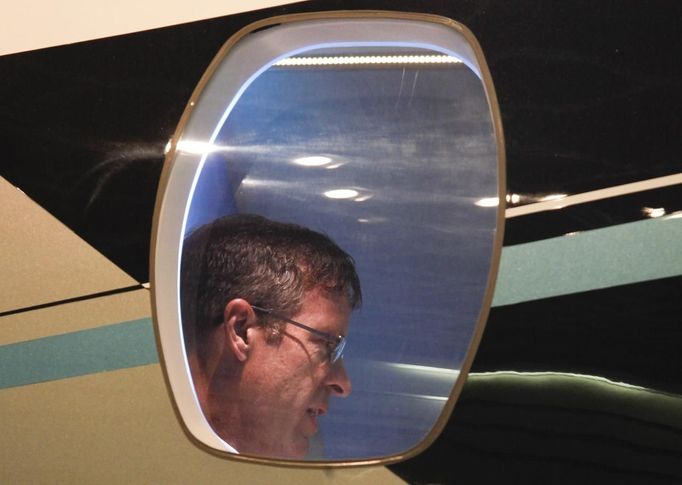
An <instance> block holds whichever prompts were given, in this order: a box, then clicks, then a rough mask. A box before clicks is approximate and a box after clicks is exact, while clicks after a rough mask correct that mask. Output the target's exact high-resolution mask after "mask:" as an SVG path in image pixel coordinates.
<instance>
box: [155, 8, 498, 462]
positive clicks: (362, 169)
mask: <svg viewBox="0 0 682 485" xmlns="http://www.w3.org/2000/svg"><path fill="white" fill-rule="evenodd" d="M326 15H327V16H326V17H324V16H322V15H303V16H292V17H287V18H284V19H277V20H272V21H269V22H268V23H266V24H264V25H263V24H256V25H255V26H254V27H252V28H251V29H250V30H247V31H246V32H243V33H241V34H238V36H237V38H236V39H231V40H230V41H228V43H227V44H226V46H225V47H224V48H223V50H222V51H221V52H220V53H219V54H218V56H217V58H216V60H214V62H213V64H212V65H211V66H210V67H209V69H208V71H207V74H206V75H205V77H204V79H203V80H202V82H201V83H200V85H199V87H198V89H197V91H196V92H195V94H194V95H193V97H192V99H191V100H190V103H189V105H188V107H187V110H186V112H185V114H184V115H183V118H182V120H181V122H180V126H179V128H178V131H177V133H176V136H175V137H174V139H173V140H172V141H171V142H170V143H169V147H168V155H167V160H166V166H165V168H164V175H163V177H162V186H161V189H160V190H161V194H160V196H159V199H158V202H157V213H156V222H155V240H154V242H153V246H154V249H153V251H154V255H153V258H152V260H153V267H152V274H153V280H152V289H153V294H154V302H155V303H154V304H155V319H156V322H157V326H158V331H159V335H160V340H161V344H162V349H163V355H164V363H165V367H166V371H167V373H168V377H169V381H170V383H171V386H172V389H173V393H174V395H175V399H176V402H177V404H178V408H179V410H180V413H181V415H182V418H183V420H184V422H185V425H186V426H187V428H188V429H189V430H190V432H192V434H194V435H195V436H196V437H197V438H198V439H199V440H200V441H202V442H203V443H204V444H206V445H208V446H210V447H212V448H214V449H217V450H222V451H231V452H235V451H236V452H238V453H239V454H240V455H245V456H247V457H250V458H255V459H267V458H272V459H276V460H281V459H284V460H292V461H293V462H306V463H313V464H330V463H333V464H343V463H354V464H357V463H361V462H363V461H365V462H367V461H368V460H369V461H372V462H376V460H378V459H382V458H386V459H387V460H389V461H390V460H393V461H395V460H397V459H400V458H404V457H407V456H410V455H411V454H414V453H415V452H417V451H419V450H420V449H422V448H423V447H424V446H425V443H428V442H430V441H432V440H433V439H435V436H436V434H437V430H438V429H439V428H440V427H441V426H442V424H443V422H444V420H446V419H447V418H448V416H449V414H450V411H451V409H452V406H453V404H454V400H455V398H456V395H457V394H458V392H459V389H460V388H461V385H462V382H463V379H464V376H465V374H466V372H467V370H468V366H469V365H470V362H471V359H472V356H473V351H475V347H476V345H477V342H478V339H479V338H480V334H481V332H482V327H483V324H484V321H485V317H486V315H487V310H488V307H489V305H490V300H491V298H492V285H493V281H494V276H495V271H496V267H497V260H498V257H499V251H500V246H501V236H502V234H501V232H502V231H501V223H502V207H498V204H497V200H498V199H499V198H500V194H501V193H502V192H501V190H502V189H501V187H502V185H503V174H504V172H503V159H504V157H503V153H502V152H503V149H502V147H503V144H502V138H501V127H500V124H499V114H498V111H497V105H496V101H495V95H494V91H493V90H492V83H491V81H490V78H489V74H488V71H487V68H486V66H485V61H484V60H483V57H482V55H481V53H480V49H479V48H478V47H477V44H476V42H475V40H474V38H473V36H472V35H471V34H470V33H469V32H468V31H467V30H466V29H464V28H463V27H461V26H460V25H459V24H455V23H454V22H452V21H448V20H446V19H440V18H434V17H431V16H419V15H407V14H389V13H376V12H374V13H372V14H363V13H358V14H351V13H340V14H326ZM262 27H267V28H262ZM248 32H251V33H248ZM482 201H484V202H482ZM491 201H492V202H491ZM502 205H504V204H502ZM249 214H255V215H259V216H262V217H264V218H266V220H265V221H264V220H262V219H254V218H250V217H249V216H247V215H249ZM226 216H227V217H226ZM268 221H276V222H275V223H270V222H268ZM278 223H286V224H289V223H293V224H296V225H297V226H303V227H304V228H306V230H307V229H310V230H311V231H313V232H309V233H307V232H300V230H299V229H293V228H291V227H290V226H282V225H278ZM249 231H251V232H249ZM278 231H282V233H286V234H288V235H287V236H281V237H280V236H279V235H277V234H279V232H278ZM220 234H222V235H223V236H224V237H225V240H219V239H217V238H219V237H222V236H219V235H220ZM273 234H274V235H273ZM306 234H308V236H306ZM319 234H323V235H326V236H327V237H328V238H329V239H330V240H331V241H332V242H333V243H332V244H333V245H334V247H336V246H338V247H339V248H341V249H342V250H343V251H345V252H346V253H347V254H349V255H350V256H351V257H352V258H353V259H354V262H355V270H356V272H357V276H358V278H359V281H360V284H361V287H362V306H361V307H360V308H359V309H357V310H355V311H353V312H352V313H351V315H350V324H349V325H348V326H346V325H345V320H344V318H346V317H347V315H345V314H343V310H339V308H341V307H343V308H346V307H347V306H348V305H347V303H348V302H349V301H352V300H353V298H354V295H355V294H356V293H357V289H356V288H354V287H353V284H352V283H353V281H352V280H353V278H352V277H349V278H346V279H345V280H344V279H343V278H344V277H343V276H338V275H337V274H336V273H334V271H336V269H338V268H337V266H334V268H336V269H329V271H327V270H325V271H326V272H325V271H320V272H314V271H313V270H310V267H313V266H315V265H316V264H318V263H319V261H318V260H319V259H320V258H322V259H324V258H327V257H330V258H331V257H332V256H328V255H327V253H325V254H324V255H322V256H320V255H319V254H317V253H315V256H314V257H312V256H306V255H303V256H301V254H303V253H304V252H305V251H312V252H315V251H322V252H324V251H323V250H322V249H320V245H324V244H327V243H326V242H325V243H324V244H323V243H319V244H318V243H317V242H315V241H318V239H317V238H318V237H319V236H318V235H319ZM240 238H241V239H240ZM287 238H288V239H287ZM301 238H302V240H303V242H302V243H301V244H302V245H303V246H306V249H305V251H303V250H302V251H303V252H296V251H295V250H291V248H290V246H291V241H292V240H299V239H301ZM284 239H287V241H288V242H282V241H283V240H284ZM216 241H218V242H216ZM235 241H242V242H235ZM244 241H248V242H244ZM311 241H312V242H311ZM325 241H326V240H325ZM318 242H319V241H318ZM308 243H310V244H308ZM221 245H222V246H221ZM230 245H233V246H236V248H232V249H230V250H228V249H225V248H227V247H228V246H230ZM259 245H265V246H267V247H268V248H267V250H266V251H265V252H258V247H259ZM268 245H270V246H268ZM308 246H310V247H312V249H310V248H308ZM216 247H218V248H219V249H216ZM290 250H291V251H294V252H293V253H292V254H293V255H292V256H291V261H293V263H291V262H289V263H287V262H286V261H284V257H283V256H282V254H284V253H286V251H290ZM211 251H213V252H211ZM230 251H232V252H233V253H234V254H232V253H229V252H230ZM329 251H331V252H330V253H329V254H331V253H334V254H337V253H335V252H334V251H336V249H332V250H329ZM228 253H229V254H231V256H227V254H228ZM264 254H266V255H268V257H269V256H270V255H273V256H272V258H273V261H269V260H268V261H267V262H266V263H263V264H262V265H260V266H259V264H260V263H262V261H261V259H262V258H264V257H265V256H263V255H264ZM287 254H288V253H287ZM306 254H308V253H306ZM337 256H338V254H337ZM334 257H336V256H334ZM229 258H234V259H235V261H232V262H230V261H225V259H229ZM250 258H251V259H253V260H254V261H255V262H254V261H251V260H250ZM306 258H312V259H306ZM315 258H317V259H315ZM341 259H343V258H341ZM259 261H260V263H259ZM325 261H326V260H325ZM334 261H335V262H334V263H333V264H337V265H338V264H341V263H339V260H334ZM290 263H291V264H290ZM249 264H251V265H252V266H249ZM287 264H290V266H287ZM330 264H331V263H330ZM332 266H333V265H332ZM225 268H230V271H231V275H230V277H228V278H225V277H224V274H220V275H218V274H217V273H220V272H223V273H224V272H225V271H226V270H225ZM249 268H251V269H249ZM330 268H331V266H330ZM343 268H346V267H345V266H343ZM346 270H347V268H346V269H343V270H339V271H341V272H342V273H343V271H346ZM337 272H338V271H337ZM266 273H267V274H266ZM270 273H272V275H270ZM299 273H300V274H299ZM331 273H334V274H335V275H336V276H329V274H331ZM344 274H346V273H344ZM263 275H265V276H263ZM268 275H270V276H268ZM232 276H234V278H235V279H237V280H239V281H232V280H230V278H232ZM297 277H300V281H299V282H298V283H295V282H294V283H292V281H294V280H296V278H297ZM259 278H263V279H259ZM267 278H271V279H269V280H268V279H267ZM311 278H313V279H314V278H318V279H317V280H315V281H313V283H314V284H311V282H310V281H309V280H310V279H311ZM335 278H336V279H335ZM190 280H191V281H192V283H188V281H190ZM227 280H230V281H227ZM296 281H298V280H296ZM339 281H342V283H339ZM263 282H265V283H263ZM267 282H270V283H267ZM317 282H319V283H321V284H318V283H317ZM343 282H345V283H343ZM349 282H350V283H349ZM259 284H260V285H261V286H263V288H261V287H260V286H258V285H259ZM296 284H299V285H303V286H302V288H303V290H302V295H303V297H302V298H303V299H302V300H301V301H302V302H303V303H302V306H301V305H299V306H297V307H293V308H289V307H287V305H288V304H289V303H291V302H292V301H293V300H292V298H293V297H292V296H291V295H293V294H294V293H291V292H288V293H287V291H289V290H287V288H290V287H291V288H293V287H294V286H295V285H296ZM211 285H218V286H220V285H222V286H220V289H219V290H211V289H209V286H211ZM334 285H336V286H335V288H337V289H336V290H334V291H327V292H326V293H324V292H323V294H324V295H326V296H325V298H327V299H326V300H325V301H326V302H327V303H328V302H329V301H331V302H332V303H333V304H332V307H333V308H331V310H330V307H328V306H325V305H326V304H327V303H319V301H318V300H314V301H313V299H310V300H308V297H309V296H310V295H312V294H313V293H314V290H313V289H314V288H319V287H320V286H321V287H323V288H327V287H330V286H334ZM344 285H345V286H344ZM273 287H274V288H276V291H272V288H273ZM339 287H340V288H341V290H338V288H339ZM234 288H237V289H234ZM311 288H313V289H311ZM280 290H281V291H280ZM285 290H286V291H285ZM211 291H214V293H216V294H217V293H220V292H222V293H221V298H224V300H220V301H218V302H217V303H216V301H215V298H213V297H210V296H206V295H208V294H211ZM292 291H293V290H292ZM247 294H248V295H249V296H248V297H247V296H246V295H247ZM310 298H312V296H310ZM242 301H246V302H247V303H248V305H243V304H242V303H241V302H242ZM308 301H310V302H313V303H310V305H313V306H310V307H308V306H307V305H308V303H306V302H308ZM340 301H343V302H346V303H345V305H341V304H340V303H339V302H340ZM231 302H232V303H233V304H232V306H231ZM315 302H317V303H315ZM335 305H336V306H335ZM339 305H340V306H339ZM249 308H251V310H249ZM309 309H312V310H310V311H308V310H309ZM327 310H330V311H327ZM279 314H281V315H279ZM280 317H281V318H280ZM211 319H213V320H212V321H213V326H203V327H202V326H201V325H204V324H206V322H208V321H209V320H211ZM291 320H293V321H294V322H293V324H292V323H289V324H286V325H285V326H282V325H284V324H283V322H290V321H291ZM230 321H232V322H233V323H232V324H230ZM274 321H279V324H277V325H275V326H274V327H272V328H271V327H267V325H266V324H267V322H274ZM235 322H236V323H235ZM230 325H232V326H230ZM264 325H265V326H266V327H267V328H268V329H269V330H268V331H269V332H274V333H275V334H277V335H275V336H274V337H273V336H272V335H269V336H266V338H265V340H263V342H265V344H264V345H262V347H259V345H260V344H259V342H260V340H258V339H259V338H260V334H258V332H260V331H261V330H262V329H263V328H265V327H264ZM221 326H222V327H221ZM223 327H224V331H223V330H221V331H220V332H222V333H220V335H222V337H221V338H223V339H224V340H222V341H221V344H220V345H222V347H220V348H221V349H222V350H224V349H230V354H229V355H228V357H229V358H225V359H223V357H224V354H220V353H215V354H211V355H214V358H212V357H209V356H208V355H209V354H210V352H214V351H215V346H216V345H218V344H216V343H215V342H216V338H217V337H216V336H215V334H214V332H216V328H223ZM306 328H307V330H306ZM310 328H312V329H313V330H312V333H311V330H310ZM316 331H317V333H315V332H316ZM230 332H232V333H230ZM320 332H322V334H324V335H322V334H320ZM209 334H210V335H212V336H211V337H206V336H207V335H209ZM226 335H227V336H226ZM282 335H283V336H282ZM325 335H326V336H325ZM339 335H340V336H342V337H343V339H342V340H343V343H344V344H345V348H344V349H343V358H342V359H339V360H337V361H335V362H334V363H333V364H332V363H331V362H332V361H334V359H333V358H331V357H330V360H329V361H324V362H323V357H321V355H322V354H325V355H326V354H329V355H335V354H334V351H335V349H336V348H337V347H336V346H337V345H338V344H339V342H340V340H338V338H340V337H338V336H339ZM230 339H232V340H230ZM268 339H269V340H268ZM309 342H317V343H319V342H322V343H323V345H316V346H312V345H309ZM240 346H241V347H240ZM273 349H279V350H278V352H279V353H278V354H272V355H269V354H263V353H258V352H261V351H264V352H267V351H272V350H273ZM297 349H298V350H299V351H300V352H301V353H302V354H306V355H307V360H306V362H307V364H306V363H302V362H301V361H300V360H297V359H296V358H293V357H291V355H292V354H287V353H286V352H293V351H295V350H297ZM311 349H313V350H311ZM315 349H316V350H315ZM222 350H221V351H222ZM202 352H204V354H202ZM302 354H301V355H302ZM318 354H319V355H320V357H318ZM254 355H257V356H261V357H263V360H262V361H261V362H260V364H259V365H260V367H259V366H258V365H257V364H254V363H253V362H254V359H255V358H256V357H254ZM274 355H276V356H277V357H274ZM299 356H300V355H299ZM268 358H270V359H275V360H267V359H268ZM221 359H223V360H221ZM240 359H243V360H240ZM249 359H251V362H248V361H249ZM278 359H279V360H278ZM315 359H318V360H315ZM266 362H269V363H266ZM276 362H279V363H280V364H281V363H284V364H285V365H284V366H283V367H282V368H280V367H279V366H278V364H277V363H276ZM325 362H326V363H325ZM223 365H224V366H225V367H221V366H223ZM306 365H308V366H310V367H305V366H306ZM210 366H213V367H210ZM230 366H231V367H230ZM242 366H243V367H242ZM302 366H303V367H302ZM325 366H326V367H325ZM341 366H343V368H345V371H344V370H343V369H342V367H341ZM209 367H210V369H212V371H216V369H218V370H220V369H222V371H223V372H224V373H227V374H229V373H230V372H233V373H235V372H236V371H226V370H225V369H227V368H231V369H236V368H239V369H240V376H242V377H240V378H241V379H244V380H242V381H240V382H237V381H235V379H236V378H234V379H233V378H232V377H234V376H232V377H229V378H225V379H224V380H220V379H219V378H218V377H216V375H217V374H213V375H209V374H210V372H209V370H208V369H209ZM301 369H307V372H308V374H309V375H308V377H302V376H301V372H302V371H301ZM320 369H323V370H320ZM299 371H301V372H299ZM259 372H260V374H259ZM218 373H219V372H218ZM252 374H254V375H260V379H261V381H268V380H270V381H274V380H277V382H265V383H262V382H261V381H259V382H261V384H262V385H263V386H265V387H264V388H263V389H264V390H262V392H258V393H256V394H252V389H251V388H250V387H249V386H250V384H249V382H248V380H247V378H246V377H243V376H245V375H249V376H250V375H252ZM267 376H270V377H269V378H268V377H267ZM284 382H290V383H291V386H287V385H284V384H283V383H284ZM351 383H352V384H351ZM221 386H224V389H229V391H227V390H225V391H224V392H223V391H221V389H223V388H222V387H221ZM292 386H293V387H296V389H297V391H296V392H293V391H291V387H292ZM351 387H352V392H351ZM238 389H241V391H239V390H238ZM249 389H251V390H249ZM289 393H291V394H292V395H289ZM244 400H246V401H248V405H249V406H250V409H249V410H246V409H245V408H241V409H240V407H239V405H238V404H239V403H240V402H241V401H244ZM263 401H266V402H263ZM298 401H303V402H298ZM227 409H229V410H230V411H229V413H228V411H227ZM256 409H260V410H261V411H258V412H260V413H261V415H259V416H260V417H259V418H254V417H253V416H251V414H254V413H256V411H255V410H256ZM221 413H223V414H221ZM230 413H232V414H231V416H234V415H236V414H239V415H240V416H242V418H241V421H240V423H242V424H243V423H245V422H249V423H251V424H250V431H251V434H257V435H259V437H260V439H259V440H258V441H260V443H259V444H254V443H253V441H254V440H253V436H251V438H249V437H245V434H248V433H245V432H243V430H242V432H240V431H239V429H238V428H239V427H240V425H237V424H235V422H234V421H230V419H231V417H230V416H228V414H230ZM249 413H251V414H249ZM303 415H305V416H303ZM249 419H251V421H249ZM278 419H279V421H277V420H278ZM228 421H230V424H229V425H226V424H225V423H227V422H228ZM282 421H284V422H286V425H284V424H282ZM299 421H300V422H299ZM268 426H269V428H268ZM287 426H288V427H287ZM318 427H319V430H318ZM254 430H259V431H254ZM267 430H272V432H270V431H267ZM271 435H272V436H275V435H278V436H287V438H280V439H281V440H284V441H286V442H285V443H276V442H274V441H276V440H274V439H273V440H269V439H266V438H265V437H266V436H267V437H270V436H271ZM297 440H298V441H297ZM266 441H267V442H268V443H265V442H266Z"/></svg>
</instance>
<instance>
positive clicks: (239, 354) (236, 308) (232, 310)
mask: <svg viewBox="0 0 682 485" xmlns="http://www.w3.org/2000/svg"><path fill="white" fill-rule="evenodd" d="M255 319H256V315H255V314H254V312H253V309H252V308H251V305H249V303H248V302H247V301H246V300H243V299H241V298H235V299H234V300H230V301H229V302H228V303H227V305H225V311H224V321H223V322H224V325H225V343H226V345H227V347H228V348H229V349H230V351H231V352H232V354H233V355H234V356H235V357H236V358H237V360H239V361H240V362H244V361H245V360H246V359H247V357H248V354H249V342H248V338H247V333H246V330H247V328H248V327H249V325H252V324H254V323H255Z"/></svg>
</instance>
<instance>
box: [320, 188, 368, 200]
mask: <svg viewBox="0 0 682 485" xmlns="http://www.w3.org/2000/svg"><path fill="white" fill-rule="evenodd" d="M358 195H360V192H358V191H357V190H354V189H334V190H328V191H326V192H325V193H324V196H325V197H327V198H329V199H352V198H354V197H357V196H358Z"/></svg>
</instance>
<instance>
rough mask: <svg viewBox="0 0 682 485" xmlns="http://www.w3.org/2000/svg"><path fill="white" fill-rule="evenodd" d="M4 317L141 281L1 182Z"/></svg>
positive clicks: (0, 291) (1, 302)
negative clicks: (5, 312)
mask: <svg viewBox="0 0 682 485" xmlns="http://www.w3.org/2000/svg"><path fill="white" fill-rule="evenodd" d="M0 207H1V209H0V234H2V237H1V238H0V255H2V256H1V257H0V274H2V278H0V312H3V311H8V310H14V309H17V308H23V307H28V306H33V305H39V304H42V303H48V302H52V301H57V300H63V299H66V298H73V297H76V296H81V295H85V294H90V293H97V292H100V291H106V290H111V289H114V288H120V287H125V286H131V285H134V284H136V283H137V282H136V281H135V280H134V279H133V278H131V277H130V276H128V275H127V274H126V273H124V272H123V271H122V270H120V269H119V268H118V267H117V266H116V265H114V264H113V263H112V262H111V261H109V260H108V259H106V258H105V257H104V256H102V255H101V254H100V253H99V252H97V251H96V250H95V249H93V248H92V247H91V246H90V245H88V244H87V243H86V242H84V241H83V240H82V239H80V238H79V237H78V236H77V235H76V234H74V233H73V232H72V231H71V230H70V229H68V228H67V227H66V226H64V225H63V224H62V223H61V222H59V221H58V220H57V219H55V218H54V217H53V216H52V215H51V214H49V213H48V212H47V211H45V210H44V209H43V208H41V207H40V206H38V204H36V203H35V202H33V201H32V200H31V199H29V198H28V197H27V196H26V195H25V194H24V193H23V192H21V191H20V190H18V189H17V188H15V187H14V186H12V185H11V184H10V183H9V182H7V180H5V179H3V178H0Z"/></svg>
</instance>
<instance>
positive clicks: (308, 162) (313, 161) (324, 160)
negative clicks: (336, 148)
mask: <svg viewBox="0 0 682 485" xmlns="http://www.w3.org/2000/svg"><path fill="white" fill-rule="evenodd" d="M293 163H295V164H296V165H300V166H302V167H324V166H326V165H329V164H330V163H332V159H331V158H329V157H323V156H312V157H300V158H295V159H294V160H293Z"/></svg>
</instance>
